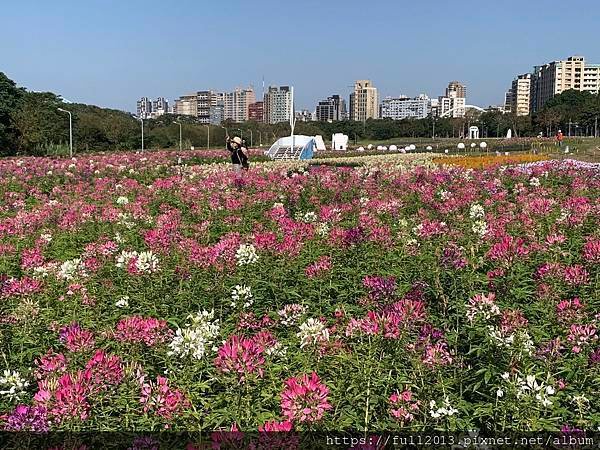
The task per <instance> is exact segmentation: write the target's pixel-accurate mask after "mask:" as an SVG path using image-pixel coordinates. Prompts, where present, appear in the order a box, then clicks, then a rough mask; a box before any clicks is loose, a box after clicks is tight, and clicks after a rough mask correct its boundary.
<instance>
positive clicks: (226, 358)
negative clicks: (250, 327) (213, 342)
mask: <svg viewBox="0 0 600 450" xmlns="http://www.w3.org/2000/svg"><path fill="white" fill-rule="evenodd" d="M263 337H264V336H263ZM264 352H265V347H264V346H263V345H261V344H260V343H259V342H257V340H255V339H250V338H246V337H240V336H237V335H232V336H229V338H228V339H227V341H226V342H225V343H224V344H223V345H222V346H221V347H220V348H219V350H218V351H217V357H216V358H215V366H216V367H217V369H219V371H221V372H222V373H226V374H232V375H234V376H235V377H236V378H237V379H238V380H239V381H240V382H244V381H247V380H248V377H250V376H252V375H255V376H257V377H258V378H262V376H263V374H264V365H265V357H264Z"/></svg>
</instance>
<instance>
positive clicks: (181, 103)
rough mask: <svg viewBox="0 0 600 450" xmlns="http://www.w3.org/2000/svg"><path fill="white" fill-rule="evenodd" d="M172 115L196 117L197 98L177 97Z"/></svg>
mask: <svg viewBox="0 0 600 450" xmlns="http://www.w3.org/2000/svg"><path fill="white" fill-rule="evenodd" d="M173 114H177V115H179V116H194V117H196V116H197V115H198V96H197V95H196V94H188V95H182V96H181V97H179V98H178V99H177V100H175V104H174V105H173Z"/></svg>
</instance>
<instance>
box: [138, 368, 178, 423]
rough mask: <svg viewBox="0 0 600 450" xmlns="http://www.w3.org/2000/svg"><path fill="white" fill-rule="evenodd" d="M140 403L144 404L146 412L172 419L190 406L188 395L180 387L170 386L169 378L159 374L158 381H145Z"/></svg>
mask: <svg viewBox="0 0 600 450" xmlns="http://www.w3.org/2000/svg"><path fill="white" fill-rule="evenodd" d="M140 403H142V404H143V405H144V413H152V414H156V415H158V416H160V417H162V418H164V419H167V420H171V419H173V418H174V417H175V416H178V415H180V414H182V413H183V412H184V411H185V410H186V409H187V408H189V407H190V402H189V400H188V399H187V398H186V396H185V395H184V394H183V393H182V392H181V391H180V390H178V389H172V388H171V387H170V386H169V380H168V379H167V378H165V377H161V376H158V377H157V378H156V383H154V382H152V381H148V382H143V384H142V393H141V396H140Z"/></svg>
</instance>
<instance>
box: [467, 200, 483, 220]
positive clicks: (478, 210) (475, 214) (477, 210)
mask: <svg viewBox="0 0 600 450" xmlns="http://www.w3.org/2000/svg"><path fill="white" fill-rule="evenodd" d="M469 217H470V218H471V219H483V218H484V217H485V209H483V206H481V205H480V204H479V203H473V204H472V205H471V209H469Z"/></svg>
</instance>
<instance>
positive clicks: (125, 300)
mask: <svg viewBox="0 0 600 450" xmlns="http://www.w3.org/2000/svg"><path fill="white" fill-rule="evenodd" d="M115 306H116V307H117V308H127V307H128V306H129V296H128V295H124V296H123V297H121V298H120V299H119V300H117V302H116V303H115Z"/></svg>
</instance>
